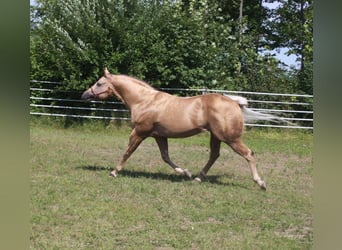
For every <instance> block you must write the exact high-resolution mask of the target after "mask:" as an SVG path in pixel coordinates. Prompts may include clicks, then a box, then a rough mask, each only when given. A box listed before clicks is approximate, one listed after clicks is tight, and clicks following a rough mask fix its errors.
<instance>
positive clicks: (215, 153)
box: [195, 133, 221, 182]
mask: <svg viewBox="0 0 342 250" xmlns="http://www.w3.org/2000/svg"><path fill="white" fill-rule="evenodd" d="M220 147H221V141H220V140H219V139H217V137H216V136H215V135H214V134H213V133H211V134H210V156H209V160H208V162H207V164H206V165H205V166H204V168H203V169H202V170H201V172H200V175H199V177H196V178H195V181H199V182H200V181H202V179H203V178H206V176H207V173H208V171H209V169H210V168H211V166H212V165H213V164H214V163H215V161H216V160H217V158H219V156H220Z"/></svg>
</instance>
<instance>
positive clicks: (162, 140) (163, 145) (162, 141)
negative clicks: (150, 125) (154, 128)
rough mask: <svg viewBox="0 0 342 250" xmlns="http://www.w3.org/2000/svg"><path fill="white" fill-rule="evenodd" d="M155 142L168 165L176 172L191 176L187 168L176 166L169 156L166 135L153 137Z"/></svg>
mask: <svg viewBox="0 0 342 250" xmlns="http://www.w3.org/2000/svg"><path fill="white" fill-rule="evenodd" d="M155 139H156V142H157V144H158V147H159V150H160V154H161V157H162V159H163V160H164V162H166V163H167V164H168V165H170V166H171V167H172V168H173V169H174V170H175V171H176V172H177V173H179V174H183V175H186V176H188V177H189V178H191V176H192V175H191V173H190V171H189V170H187V169H182V168H180V167H178V166H177V165H176V164H174V163H173V162H172V161H171V159H170V156H169V146H168V143H167V138H166V137H155Z"/></svg>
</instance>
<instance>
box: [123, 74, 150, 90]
mask: <svg viewBox="0 0 342 250" xmlns="http://www.w3.org/2000/svg"><path fill="white" fill-rule="evenodd" d="M120 76H122V77H127V78H129V79H130V80H132V81H133V82H134V83H136V84H138V85H140V86H142V87H145V88H148V89H154V90H155V88H153V87H152V86H151V85H149V84H148V83H146V82H144V81H141V80H139V79H137V78H135V77H131V76H127V75H120Z"/></svg>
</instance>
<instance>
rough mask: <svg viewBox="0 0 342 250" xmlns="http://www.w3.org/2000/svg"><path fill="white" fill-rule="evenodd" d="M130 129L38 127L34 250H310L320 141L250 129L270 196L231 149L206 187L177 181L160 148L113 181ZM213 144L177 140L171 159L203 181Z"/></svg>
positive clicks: (149, 146) (151, 146)
mask: <svg viewBox="0 0 342 250" xmlns="http://www.w3.org/2000/svg"><path fill="white" fill-rule="evenodd" d="M128 136H129V129H128V128H127V126H124V127H120V128H118V127H116V126H100V125H92V126H89V127H86V126H83V127H82V126H76V127H72V128H68V129H64V128H61V127H60V126H57V125H56V126H51V124H50V125H49V126H46V125H42V124H38V123H33V124H32V126H31V147H30V150H31V158H30V176H31V189H30V212H31V237H30V242H31V244H30V247H31V249H124V248H125V249H310V248H311V247H312V243H313V238H312V237H313V228H312V206H313V201H312V192H313V179H312V141H313V140H312V137H313V136H312V134H311V133H307V132H299V131H288V130H259V129H252V130H249V129H248V130H247V131H246V133H245V135H244V141H245V143H246V144H247V145H248V146H249V147H251V148H252V149H253V150H254V151H255V153H256V158H257V161H258V170H259V174H260V175H261V176H262V177H263V178H264V179H265V181H266V182H267V187H268V190H267V191H266V192H263V191H261V190H260V189H259V188H258V186H257V185H256V184H255V183H254V182H253V181H252V178H251V174H250V171H249V169H248V165H247V163H246V162H245V161H244V159H242V158H241V157H240V156H238V155H236V154H235V153H234V152H233V151H232V150H231V149H229V148H228V147H227V146H223V147H222V149H221V157H220V158H219V159H218V161H217V162H216V163H215V165H214V166H213V167H212V169H211V170H210V171H209V178H208V180H207V181H206V182H202V183H200V184H198V183H193V182H191V181H189V180H188V179H187V178H186V177H183V176H179V175H176V174H175V173H174V172H173V170H172V169H171V168H170V167H168V166H167V165H166V164H165V163H164V162H163V161H162V160H161V159H160V156H159V151H158V147H157V146H156V143H155V142H154V140H153V139H147V140H146V141H144V142H143V143H142V145H141V146H140V147H139V148H138V150H137V151H136V152H135V153H134V154H133V155H132V157H131V158H130V159H129V161H128V162H127V164H126V165H125V167H124V169H123V171H122V172H121V174H120V176H119V177H118V178H115V179H113V178H110V177H108V173H109V171H110V170H111V169H112V168H113V167H114V166H115V164H116V163H117V161H118V160H119V158H120V156H121V154H122V153H123V151H124V149H125V147H126V145H127V142H128ZM208 138H209V137H208V135H207V134H201V135H199V136H195V137H191V138H187V139H178V140H171V141H170V156H171V158H172V159H173V160H174V161H175V162H176V163H177V164H179V165H180V166H182V167H186V168H188V169H190V170H191V171H192V173H193V174H197V173H198V172H199V171H200V169H201V168H202V167H203V165H204V164H205V163H206V161H207V159H208V156H209V151H208V144H209V141H208Z"/></svg>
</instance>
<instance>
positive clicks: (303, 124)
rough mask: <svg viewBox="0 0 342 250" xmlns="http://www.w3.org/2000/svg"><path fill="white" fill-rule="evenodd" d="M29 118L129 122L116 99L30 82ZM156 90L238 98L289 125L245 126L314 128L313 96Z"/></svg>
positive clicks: (184, 94) (209, 90) (125, 112)
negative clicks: (95, 97) (96, 98)
mask: <svg viewBox="0 0 342 250" xmlns="http://www.w3.org/2000/svg"><path fill="white" fill-rule="evenodd" d="M30 85H31V86H30V115H40V116H56V117H66V118H68V119H69V118H70V119H107V120H130V116H129V111H128V110H127V109H126V108H125V106H123V104H122V103H121V102H120V101H118V100H117V99H110V100H107V101H90V102H88V101H83V100H81V99H80V96H81V94H82V91H77V90H63V83H60V82H50V81H37V80H31V81H30ZM159 90H162V91H165V92H168V93H171V94H177V95H181V96H191V95H196V94H203V93H221V94H228V95H241V96H244V97H246V98H247V99H248V103H249V107H250V108H252V109H253V110H255V111H260V112H264V113H270V114H275V115H278V116H280V117H282V118H283V119H284V120H287V121H289V122H291V124H290V125H289V124H271V123H268V122H259V123H247V124H246V126H254V127H273V128H293V129H313V105H312V104H313V96H312V95H300V94H281V93H262V92H247V91H226V90H212V89H206V88H202V89H177V88H161V89H159Z"/></svg>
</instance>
